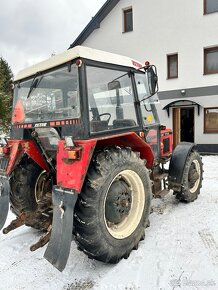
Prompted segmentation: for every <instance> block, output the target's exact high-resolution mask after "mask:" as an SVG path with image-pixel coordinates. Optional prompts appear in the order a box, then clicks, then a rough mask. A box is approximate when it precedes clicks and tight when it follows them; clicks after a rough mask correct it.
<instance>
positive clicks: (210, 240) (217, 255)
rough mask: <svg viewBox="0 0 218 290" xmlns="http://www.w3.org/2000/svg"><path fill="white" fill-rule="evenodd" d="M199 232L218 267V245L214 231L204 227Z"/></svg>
mask: <svg viewBox="0 0 218 290" xmlns="http://www.w3.org/2000/svg"><path fill="white" fill-rule="evenodd" d="M198 233H199V236H200V237H201V239H202V241H203V243H204V246H205V248H206V249H207V250H208V253H209V255H210V257H211V259H212V263H213V264H214V265H215V266H217V267H218V245H217V243H216V241H215V240H214V237H213V235H212V233H211V232H210V230H209V229H204V230H202V231H199V232H198Z"/></svg>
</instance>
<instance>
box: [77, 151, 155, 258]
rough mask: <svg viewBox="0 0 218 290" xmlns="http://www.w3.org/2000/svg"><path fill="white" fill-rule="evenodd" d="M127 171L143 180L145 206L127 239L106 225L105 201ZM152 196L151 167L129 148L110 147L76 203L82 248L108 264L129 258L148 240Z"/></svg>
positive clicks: (95, 161) (97, 157)
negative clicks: (111, 231) (118, 178)
mask: <svg viewBox="0 0 218 290" xmlns="http://www.w3.org/2000/svg"><path fill="white" fill-rule="evenodd" d="M127 170H130V171H131V172H134V173H133V175H134V174H135V173H136V175H135V176H137V178H140V180H141V182H140V183H141V184H142V186H141V188H142V189H143V190H142V191H143V194H142V195H141V196H143V203H144V207H143V206H142V209H141V210H142V214H141V217H139V222H138V224H137V223H136V224H137V225H136V227H133V230H132V233H131V234H130V235H129V236H126V237H125V238H116V237H114V236H113V235H112V234H111V233H110V232H109V230H108V227H107V226H106V221H105V220H106V217H105V212H106V211H105V208H106V207H105V203H106V197H107V195H108V192H109V188H111V186H112V184H113V183H114V182H117V181H114V178H115V177H116V176H117V175H118V174H119V173H122V172H127ZM131 185H132V184H131ZM142 191H141V192H142ZM113 193H114V192H113ZM151 197H152V192H151V182H150V178H149V174H148V170H147V168H146V167H145V162H144V161H143V160H141V159H140V158H139V155H138V154H136V153H134V152H132V151H131V149H128V148H123V149H120V148H110V149H108V150H104V151H101V152H99V153H98V154H96V155H95V156H94V158H93V159H92V161H91V163H90V166H89V170H88V173H87V176H86V179H85V182H84V186H83V188H82V192H81V194H80V195H79V197H78V200H77V203H76V206H75V215H74V235H75V240H76V242H77V244H78V248H79V249H80V250H83V251H84V252H85V253H86V254H87V255H88V256H89V257H90V258H94V259H96V260H99V261H102V262H106V263H117V262H118V261H119V260H120V259H122V258H128V256H129V254H130V252H131V251H132V249H137V247H138V244H139V241H140V240H142V239H144V235H145V227H146V226H148V223H149V221H148V216H149V213H150V202H151ZM127 218H128V217H127ZM134 228H135V230H134Z"/></svg>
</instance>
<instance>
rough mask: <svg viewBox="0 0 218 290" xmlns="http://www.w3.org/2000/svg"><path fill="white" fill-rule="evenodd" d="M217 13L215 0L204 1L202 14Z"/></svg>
mask: <svg viewBox="0 0 218 290" xmlns="http://www.w3.org/2000/svg"><path fill="white" fill-rule="evenodd" d="M217 11H218V1H217V0H204V14H209V13H213V12H217Z"/></svg>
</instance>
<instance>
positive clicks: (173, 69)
mask: <svg viewBox="0 0 218 290" xmlns="http://www.w3.org/2000/svg"><path fill="white" fill-rule="evenodd" d="M167 78H168V79H173V78H178V54H177V53H176V54H170V55H167Z"/></svg>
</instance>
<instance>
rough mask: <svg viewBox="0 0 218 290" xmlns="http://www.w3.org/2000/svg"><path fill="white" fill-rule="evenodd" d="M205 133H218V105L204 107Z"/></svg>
mask: <svg viewBox="0 0 218 290" xmlns="http://www.w3.org/2000/svg"><path fill="white" fill-rule="evenodd" d="M204 133H218V107H216V108H205V109H204Z"/></svg>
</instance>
